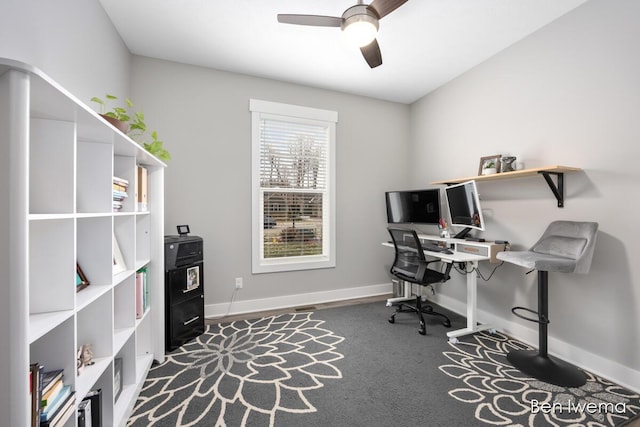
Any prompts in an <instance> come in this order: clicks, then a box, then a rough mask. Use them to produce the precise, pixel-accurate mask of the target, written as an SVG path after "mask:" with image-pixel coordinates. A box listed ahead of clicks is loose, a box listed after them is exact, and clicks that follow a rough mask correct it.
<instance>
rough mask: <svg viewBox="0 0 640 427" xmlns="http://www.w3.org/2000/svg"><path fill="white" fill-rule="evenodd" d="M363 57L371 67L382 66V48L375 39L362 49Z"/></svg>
mask: <svg viewBox="0 0 640 427" xmlns="http://www.w3.org/2000/svg"><path fill="white" fill-rule="evenodd" d="M360 51H361V52H362V56H364V59H365V61H367V64H369V67H371V68H376V67H377V66H378V65H382V53H380V46H378V41H377V40H376V39H373V41H372V42H371V43H369V44H368V45H366V46H363V47H361V48H360Z"/></svg>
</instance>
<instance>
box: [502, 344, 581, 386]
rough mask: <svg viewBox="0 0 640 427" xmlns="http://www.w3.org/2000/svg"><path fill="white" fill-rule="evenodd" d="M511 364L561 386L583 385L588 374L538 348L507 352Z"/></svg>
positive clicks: (537, 377)
mask: <svg viewBox="0 0 640 427" xmlns="http://www.w3.org/2000/svg"><path fill="white" fill-rule="evenodd" d="M507 360H508V361H509V362H511V364H512V365H513V366H514V367H516V368H517V369H519V370H520V371H522V372H524V373H525V374H528V375H531V376H532V377H534V378H536V379H538V380H540V381H544V382H546V383H549V384H554V385H557V386H560V387H581V386H583V385H585V384H586V382H587V376H586V375H585V373H584V372H582V371H581V370H580V369H578V368H576V367H575V366H573V365H570V364H568V363H565V362H562V361H559V360H554V359H551V358H550V357H548V356H546V357H545V356H542V355H540V353H538V351H536V350H517V351H510V352H509V353H508V354H507Z"/></svg>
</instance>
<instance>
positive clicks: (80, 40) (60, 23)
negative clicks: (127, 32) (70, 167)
mask: <svg viewBox="0 0 640 427" xmlns="http://www.w3.org/2000/svg"><path fill="white" fill-rule="evenodd" d="M0 57H3V58H10V59H14V60H17V61H22V62H25V63H27V64H30V65H33V66H35V67H37V68H40V69H41V70H42V71H44V72H45V73H46V74H48V75H49V76H50V77H51V78H53V79H54V80H55V81H56V82H57V83H59V84H60V85H62V87H64V88H65V89H66V90H68V91H69V92H71V93H72V94H73V95H74V96H75V97H76V98H78V99H79V100H80V101H82V102H84V103H86V104H89V100H90V99H91V97H93V96H103V95H104V93H106V92H110V93H112V94H114V95H116V96H118V97H125V96H127V95H128V92H129V62H130V58H131V55H130V54H129V51H128V49H127V47H126V46H125V44H124V42H123V41H122V39H121V38H120V36H119V35H118V33H117V32H116V30H115V28H114V26H113V24H112V23H111V21H110V20H109V18H108V17H107V14H106V13H105V11H104V10H103V9H102V6H101V5H100V3H99V2H98V1H97V0H92V1H87V0H56V1H39V0H2V1H0Z"/></svg>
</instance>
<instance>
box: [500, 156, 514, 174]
mask: <svg viewBox="0 0 640 427" xmlns="http://www.w3.org/2000/svg"><path fill="white" fill-rule="evenodd" d="M515 161H516V156H504V157H502V158H501V159H500V163H501V168H502V169H501V171H502V172H513V171H514V170H516V168H515V167H514V166H515V165H514V162H515Z"/></svg>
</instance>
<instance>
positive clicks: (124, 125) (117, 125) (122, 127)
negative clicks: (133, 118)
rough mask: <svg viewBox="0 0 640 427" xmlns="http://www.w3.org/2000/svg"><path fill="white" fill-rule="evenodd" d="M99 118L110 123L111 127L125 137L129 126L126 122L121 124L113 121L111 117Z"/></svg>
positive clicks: (102, 115) (116, 120)
mask: <svg viewBox="0 0 640 427" xmlns="http://www.w3.org/2000/svg"><path fill="white" fill-rule="evenodd" d="M100 117H102V118H103V119H105V120H106V121H108V122H109V123H111V124H112V125H113V127H115V128H116V129H118V130H119V131H120V132H122V133H124V134H125V135H126V134H127V132H128V131H129V125H128V124H127V123H126V122H123V121H121V120H118V119H114V118H113V117H110V116H105V115H104V114H100Z"/></svg>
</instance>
